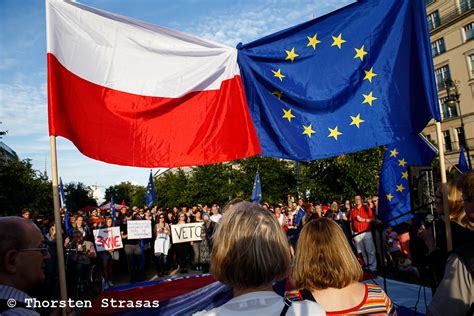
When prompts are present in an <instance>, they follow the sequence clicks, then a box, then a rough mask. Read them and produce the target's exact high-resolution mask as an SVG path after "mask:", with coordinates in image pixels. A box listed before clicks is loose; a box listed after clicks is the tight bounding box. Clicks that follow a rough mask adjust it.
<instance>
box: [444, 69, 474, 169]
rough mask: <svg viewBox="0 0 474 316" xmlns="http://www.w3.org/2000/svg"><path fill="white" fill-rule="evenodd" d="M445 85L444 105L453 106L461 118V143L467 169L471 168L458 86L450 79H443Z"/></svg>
mask: <svg viewBox="0 0 474 316" xmlns="http://www.w3.org/2000/svg"><path fill="white" fill-rule="evenodd" d="M445 87H446V105H447V106H448V107H451V108H455V109H456V111H457V113H458V114H459V117H460V118H461V130H462V143H463V145H464V149H465V150H466V154H467V163H468V165H469V169H471V170H472V166H471V156H470V155H469V145H468V144H467V140H466V132H465V130H464V119H463V116H462V112H461V106H460V96H461V95H460V94H459V92H458V87H457V85H456V82H454V80H452V79H449V78H448V79H446V80H445Z"/></svg>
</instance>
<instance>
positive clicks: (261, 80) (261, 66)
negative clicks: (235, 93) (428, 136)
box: [237, 0, 441, 160]
mask: <svg viewBox="0 0 474 316" xmlns="http://www.w3.org/2000/svg"><path fill="white" fill-rule="evenodd" d="M430 47H431V46H430V41H429V33H428V29H427V22H426V12H425V1H423V0H397V1H394V0H371V1H368V0H360V1H358V2H357V3H354V4H351V5H349V6H347V7H344V8H342V9H340V10H338V11H335V12H332V13H330V14H328V15H325V16H322V17H319V18H317V19H314V20H311V21H309V22H306V23H303V24H300V25H297V26H295V27H291V28H289V29H286V30H283V31H280V32H278V33H275V34H272V35H269V36H266V37H264V38H262V39H259V40H256V41H254V42H251V43H249V44H245V45H241V44H239V45H238V46H237V49H238V63H239V67H240V72H241V77H242V79H243V82H244V86H245V94H246V98H247V103H248V106H249V110H250V113H251V115H252V119H253V122H254V124H255V127H256V130H257V134H258V138H259V140H260V144H261V147H262V155H263V156H270V157H277V158H286V159H292V160H315V159H321V158H326V157H332V156H337V155H340V154H344V153H350V152H355V151H360V150H363V149H367V148H371V147H375V146H379V145H386V144H390V143H393V142H396V141H400V140H402V139H403V138H405V137H407V136H408V135H413V134H418V133H419V132H421V130H422V129H423V128H424V127H425V126H426V124H427V123H428V122H429V120H430V119H431V118H435V119H437V120H439V121H440V120H441V118H440V114H439V108H438V106H437V93H436V87H435V81H434V70H433V63H432V59H431V48H430Z"/></svg>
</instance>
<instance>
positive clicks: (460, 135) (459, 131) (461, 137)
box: [456, 127, 466, 148]
mask: <svg viewBox="0 0 474 316" xmlns="http://www.w3.org/2000/svg"><path fill="white" fill-rule="evenodd" d="M456 134H457V135H458V140H459V148H461V147H464V148H465V147H466V142H465V141H464V130H463V129H462V127H458V128H456Z"/></svg>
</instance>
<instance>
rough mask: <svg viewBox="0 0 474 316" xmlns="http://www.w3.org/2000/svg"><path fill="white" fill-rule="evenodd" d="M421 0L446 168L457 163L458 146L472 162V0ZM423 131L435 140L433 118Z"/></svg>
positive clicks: (473, 7)
mask: <svg viewBox="0 0 474 316" xmlns="http://www.w3.org/2000/svg"><path fill="white" fill-rule="evenodd" d="M425 2H426V11H427V19H428V28H429V30H430V39H431V49H432V53H433V64H434V68H435V78H436V85H437V88H438V98H439V106H440V110H441V115H442V117H443V122H442V124H441V126H442V132H443V146H444V149H445V153H446V160H447V161H446V168H447V169H448V170H451V169H452V168H453V167H454V166H455V165H457V164H458V160H459V152H460V148H461V146H463V147H464V148H465V149H467V151H468V152H469V154H470V157H469V158H470V161H471V165H472V164H474V0H425ZM463 125H464V128H463ZM423 134H424V135H425V136H427V137H428V138H429V139H432V140H434V141H437V136H436V127H435V123H434V121H432V122H430V123H429V124H428V126H427V127H426V128H425V129H424V130H423Z"/></svg>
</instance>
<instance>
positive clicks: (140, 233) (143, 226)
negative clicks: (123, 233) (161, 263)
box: [127, 221, 151, 239]
mask: <svg viewBox="0 0 474 316" xmlns="http://www.w3.org/2000/svg"><path fill="white" fill-rule="evenodd" d="M127 235H128V239H146V238H151V221H127Z"/></svg>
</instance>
